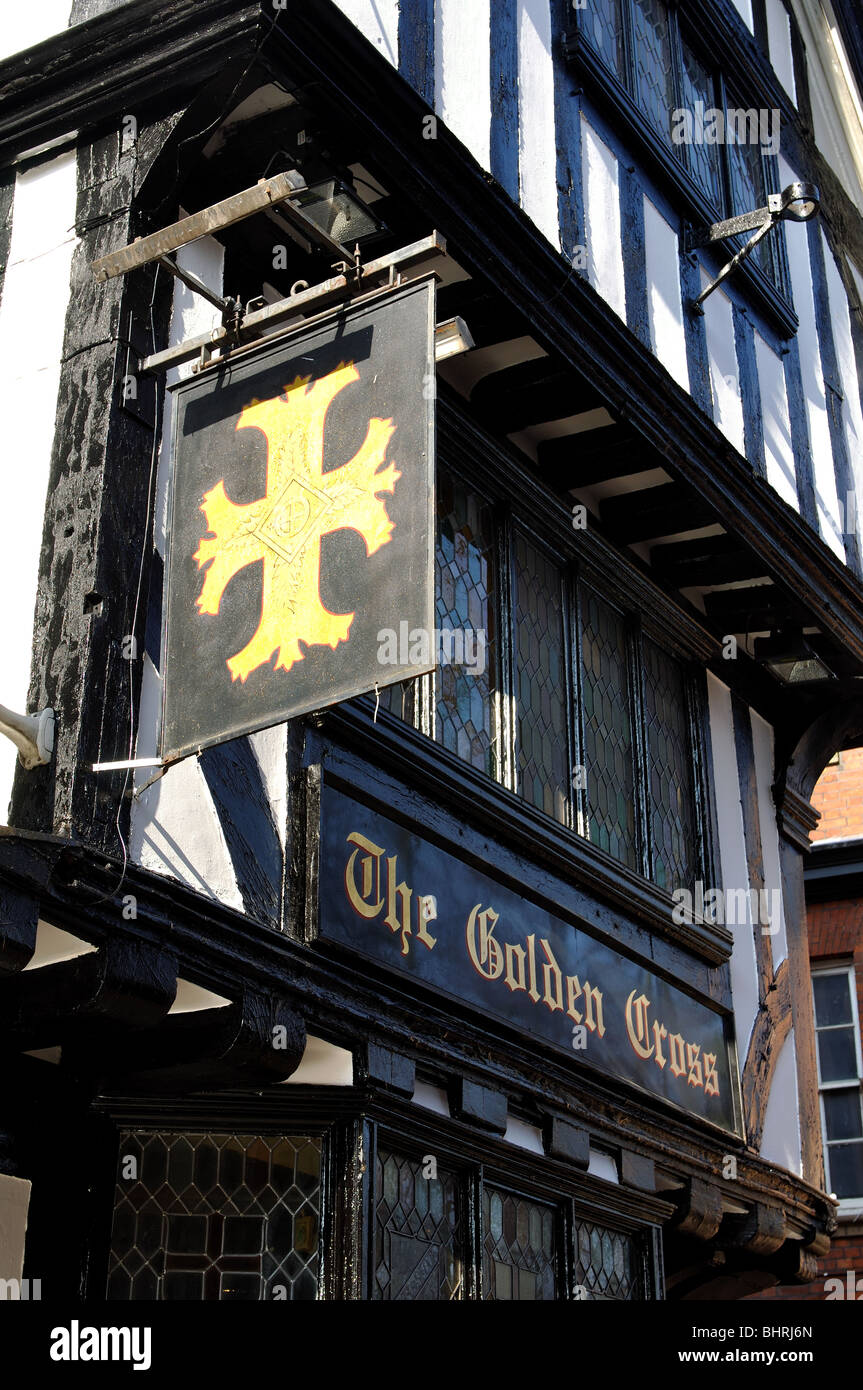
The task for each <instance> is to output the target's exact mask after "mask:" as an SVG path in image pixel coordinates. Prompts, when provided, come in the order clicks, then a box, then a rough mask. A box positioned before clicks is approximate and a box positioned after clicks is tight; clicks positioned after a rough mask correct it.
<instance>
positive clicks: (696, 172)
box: [678, 43, 722, 213]
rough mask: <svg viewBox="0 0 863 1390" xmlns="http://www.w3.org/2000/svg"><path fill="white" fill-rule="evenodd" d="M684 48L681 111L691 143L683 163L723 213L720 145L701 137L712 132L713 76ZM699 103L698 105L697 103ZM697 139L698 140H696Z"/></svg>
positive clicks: (686, 146)
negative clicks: (685, 116)
mask: <svg viewBox="0 0 863 1390" xmlns="http://www.w3.org/2000/svg"><path fill="white" fill-rule="evenodd" d="M682 48H683V70H682V74H681V76H682V88H683V93H682V94H683V108H684V110H685V111H688V112H689V113H690V114H691V117H692V136H693V138H692V140H691V141H690V142H689V143H688V144H687V145H685V146H680V147H678V150H679V151H681V152H682V151H683V150H685V152H686V164H687V167H688V169H689V172H690V173H691V175H692V177H693V178H694V179H695V181H696V183H698V184H699V185H700V187H701V188H702V189H703V190H704V192H705V193H706V194H707V196H708V198H709V199H710V201H711V202H712V203H713V206H714V207H715V208H716V210H717V212H720V213H721V210H722V172H721V168H720V164H719V146H718V145H709V144H707V143H705V141H704V139H703V138H701V137H702V136H703V135H704V134H705V133H708V134H709V133H710V132H711V123H710V122H709V118H708V117H707V116H706V114H705V113H706V112H708V111H710V110H714V109H716V108H715V102H714V85H713V75H712V73H711V72H710V70H709V68H707V67H705V65H704V64H703V63H702V62H701V59H700V58H698V57H696V55H695V53H693V51H692V49H691V48H690V47H689V45H688V44H687V43H684V44H683V45H682ZM697 103H700V106H699V105H698V104H697ZM699 111H700V112H701V113H702V117H701V121H700V122H698V121H696V113H698V112H699ZM696 136H697V137H699V138H696Z"/></svg>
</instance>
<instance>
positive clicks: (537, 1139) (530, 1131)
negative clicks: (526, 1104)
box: [503, 1115, 545, 1154]
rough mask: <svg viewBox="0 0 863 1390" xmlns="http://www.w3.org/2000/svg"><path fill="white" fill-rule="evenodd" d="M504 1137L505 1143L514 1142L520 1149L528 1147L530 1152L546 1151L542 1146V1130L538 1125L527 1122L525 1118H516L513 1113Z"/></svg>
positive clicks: (507, 1123) (542, 1152)
mask: <svg viewBox="0 0 863 1390" xmlns="http://www.w3.org/2000/svg"><path fill="white" fill-rule="evenodd" d="M503 1137H504V1142H505V1143H507V1144H514V1145H515V1146H516V1148H518V1149H527V1151H528V1153H532V1154H544V1153H545V1149H544V1148H543V1146H542V1130H541V1129H537V1127H536V1125H529V1124H526V1123H525V1121H524V1120H518V1119H515V1118H514V1116H512V1115H510V1117H509V1119H508V1120H507V1122H506V1132H505V1133H504V1136H503Z"/></svg>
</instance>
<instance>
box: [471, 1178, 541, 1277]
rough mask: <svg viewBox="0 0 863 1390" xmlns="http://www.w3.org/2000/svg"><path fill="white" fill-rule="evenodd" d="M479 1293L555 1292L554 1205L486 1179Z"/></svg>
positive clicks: (483, 1197) (483, 1195) (483, 1198)
mask: <svg viewBox="0 0 863 1390" xmlns="http://www.w3.org/2000/svg"><path fill="white" fill-rule="evenodd" d="M482 1216H483V1241H482V1250H483V1266H482V1267H483V1285H484V1294H483V1296H484V1298H486V1299H489V1300H495V1301H498V1302H501V1301H503V1302H519V1303H525V1302H539V1301H548V1300H552V1299H554V1298H556V1297H557V1275H556V1263H557V1260H556V1251H555V1229H554V1228H555V1221H554V1216H555V1212H554V1208H553V1207H549V1206H547V1205H546V1204H545V1203H541V1202H532V1201H529V1200H528V1198H527V1197H517V1196H515V1195H514V1194H513V1193H511V1192H502V1191H500V1190H498V1189H497V1188H494V1187H490V1186H489V1185H488V1184H486V1185H485V1186H484V1187H483V1193H482Z"/></svg>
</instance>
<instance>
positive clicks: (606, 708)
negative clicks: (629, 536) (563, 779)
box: [581, 587, 639, 869]
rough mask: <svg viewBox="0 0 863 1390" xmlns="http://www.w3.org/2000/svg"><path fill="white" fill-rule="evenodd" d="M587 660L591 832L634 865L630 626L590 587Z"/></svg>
mask: <svg viewBox="0 0 863 1390" xmlns="http://www.w3.org/2000/svg"><path fill="white" fill-rule="evenodd" d="M581 663H582V720H583V727H584V764H585V771H586V782H587V805H588V827H587V828H588V837H589V839H590V840H591V842H592V843H593V844H596V845H599V847H600V849H604V850H605V851H606V852H607V853H608V854H612V855H614V857H615V859H619V860H620V861H621V863H623V864H628V865H629V866H630V868H633V869H634V868H637V867H638V861H639V854H638V845H637V843H636V837H635V765H634V759H633V746H632V723H631V719H630V698H629V678H628V674H627V634H626V626H625V624H624V621H623V618H622V617H621V615H620V614H619V613H618V612H617V611H616V610H615V609H614V608H612V607H611V605H610V604H608V603H605V602H604V601H603V600H602V599H601V598H600V597H599V595H598V594H596V593H594V592H593V591H592V590H591V589H588V588H586V587H585V588H584V589H583V590H582V596H581Z"/></svg>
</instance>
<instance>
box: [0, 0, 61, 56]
mask: <svg viewBox="0 0 863 1390" xmlns="http://www.w3.org/2000/svg"><path fill="white" fill-rule="evenodd" d="M71 13H72V0H39V3H38V5H21V4H17V3H15V0H6V3H5V4H4V6H3V22H2V24H0V59H3V58H9V57H11V56H12V54H13V53H22V52H23V51H24V49H25V48H32V47H33V45H34V44H36V43H43V42H44V41H45V39H50V38H51V36H52V35H53V34H59V33H60V32H61V30H63V29H65V28H66V27H67V25H68V23H69V16H70V15H71Z"/></svg>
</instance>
